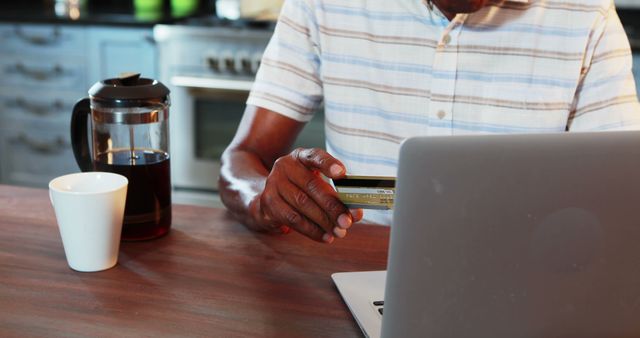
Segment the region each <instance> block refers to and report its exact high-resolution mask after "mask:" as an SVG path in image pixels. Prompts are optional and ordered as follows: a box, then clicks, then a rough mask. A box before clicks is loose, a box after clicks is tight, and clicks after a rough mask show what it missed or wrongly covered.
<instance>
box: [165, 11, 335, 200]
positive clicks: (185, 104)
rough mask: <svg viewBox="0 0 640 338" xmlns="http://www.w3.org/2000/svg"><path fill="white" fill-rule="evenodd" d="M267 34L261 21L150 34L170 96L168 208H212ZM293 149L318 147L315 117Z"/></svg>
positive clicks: (208, 22)
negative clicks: (222, 165)
mask: <svg viewBox="0 0 640 338" xmlns="http://www.w3.org/2000/svg"><path fill="white" fill-rule="evenodd" d="M272 34H273V25H268V24H267V25H265V24H264V22H262V23H256V22H251V21H243V20H235V21H230V20H220V19H217V18H211V17H210V18H200V19H194V20H190V21H187V22H186V24H184V25H157V26H156V27H155V28H154V36H155V39H156V41H157V43H158V48H159V60H160V79H161V81H162V82H164V83H166V84H168V86H169V88H170V89H171V99H172V114H171V149H172V151H171V157H172V159H173V160H172V168H171V169H172V170H171V173H172V182H173V185H174V194H173V196H174V201H178V202H184V203H199V204H200V203H201V204H209V205H210V204H211V203H212V202H214V203H215V202H216V199H215V197H214V196H215V193H216V192H217V189H218V184H217V182H218V176H219V171H220V156H221V155H222V152H223V151H224V149H225V148H226V147H227V145H229V143H230V142H231V140H232V138H233V136H234V134H235V132H236V129H237V126H238V124H239V122H240V119H241V117H242V114H243V112H244V109H245V106H246V104H245V103H246V99H247V97H248V95H249V91H250V90H251V87H252V85H253V81H254V79H255V74H256V72H257V71H258V67H259V65H260V60H261V58H262V53H263V51H264V49H265V47H266V46H267V43H268V42H269V39H270V37H271V35H272ZM296 146H306V147H321V148H324V115H323V113H322V112H318V113H317V114H316V116H315V117H314V119H313V120H312V121H311V122H309V123H307V126H306V127H305V129H304V130H303V131H302V133H301V135H300V136H299V138H298V142H297V144H296ZM181 196H187V197H186V200H185V199H181Z"/></svg>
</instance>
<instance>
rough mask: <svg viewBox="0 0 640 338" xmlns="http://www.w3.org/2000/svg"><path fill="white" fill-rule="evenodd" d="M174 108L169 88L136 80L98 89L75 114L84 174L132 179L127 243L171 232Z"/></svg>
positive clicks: (118, 80)
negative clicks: (171, 117)
mask: <svg viewBox="0 0 640 338" xmlns="http://www.w3.org/2000/svg"><path fill="white" fill-rule="evenodd" d="M169 105H170V101H169V89H167V87H165V86H164V85H163V84H162V83H160V82H158V81H156V80H153V79H147V78H141V77H140V75H139V74H133V75H128V76H123V77H120V78H114V79H107V80H104V81H100V82H98V83H96V84H94V85H93V86H92V87H91V89H90V90H89V98H85V99H82V100H80V101H79V102H78V103H77V104H76V105H75V107H74V109H73V115H72V121H71V141H72V142H71V143H72V145H73V151H74V155H75V158H76V161H77V162H78V165H79V166H80V169H81V170H82V171H105V172H112V173H117V174H121V175H124V176H126V177H127V178H128V179H129V186H128V189H127V202H126V206H125V217H124V224H123V228H122V240H125V241H127V240H128V241H135V240H146V239H152V238H156V237H159V236H162V235H164V234H166V233H167V232H168V231H169V229H170V227H171V174H170V172H171V171H170V157H169ZM89 117H91V119H90V121H91V123H88V120H89ZM89 125H90V126H91V133H89V128H88V126H89Z"/></svg>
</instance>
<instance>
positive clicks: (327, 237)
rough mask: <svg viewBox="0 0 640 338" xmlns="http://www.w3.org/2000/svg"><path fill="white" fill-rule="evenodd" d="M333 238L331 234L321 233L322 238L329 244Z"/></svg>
mask: <svg viewBox="0 0 640 338" xmlns="http://www.w3.org/2000/svg"><path fill="white" fill-rule="evenodd" d="M333 239H334V238H333V236H331V235H329V234H324V235H322V240H323V241H324V242H325V243H329V244H331V243H332V242H333Z"/></svg>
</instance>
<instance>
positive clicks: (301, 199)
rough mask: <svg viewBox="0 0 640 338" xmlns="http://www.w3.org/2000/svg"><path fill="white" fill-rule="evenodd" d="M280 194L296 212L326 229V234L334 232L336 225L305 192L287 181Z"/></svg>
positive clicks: (282, 184)
mask: <svg viewBox="0 0 640 338" xmlns="http://www.w3.org/2000/svg"><path fill="white" fill-rule="evenodd" d="M278 192H279V194H280V197H282V199H284V200H285V202H287V203H288V204H289V205H290V206H292V207H293V209H294V210H296V211H298V212H299V213H300V214H302V215H303V216H304V217H306V218H307V219H308V220H309V221H311V222H312V223H315V224H316V225H318V226H319V227H321V228H322V229H324V231H325V232H327V233H331V232H332V230H333V227H334V225H335V223H334V221H332V220H331V219H330V218H329V215H327V213H326V212H325V211H324V210H323V209H322V208H321V207H320V206H319V205H318V204H317V203H316V202H315V201H314V200H313V198H312V197H311V196H309V195H307V193H306V192H305V191H303V190H302V189H300V188H298V187H297V186H296V185H295V184H293V183H292V182H291V181H288V180H287V181H283V182H281V183H280V187H279V188H278Z"/></svg>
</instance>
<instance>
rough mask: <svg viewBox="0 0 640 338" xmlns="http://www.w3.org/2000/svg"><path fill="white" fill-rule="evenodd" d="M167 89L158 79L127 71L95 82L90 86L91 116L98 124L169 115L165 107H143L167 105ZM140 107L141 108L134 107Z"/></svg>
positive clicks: (143, 120) (155, 119)
mask: <svg viewBox="0 0 640 338" xmlns="http://www.w3.org/2000/svg"><path fill="white" fill-rule="evenodd" d="M169 92H170V91H169V88H167V87H166V86H165V85H164V84H162V83H161V82H159V81H157V80H154V79H148V78H143V77H140V74H139V73H126V74H122V75H121V76H119V77H117V78H112V79H106V80H102V81H100V82H96V83H95V84H94V85H93V86H92V87H91V88H90V89H89V95H90V97H91V101H92V102H91V105H92V110H93V114H92V115H93V119H94V121H95V122H98V123H115V124H140V123H153V122H159V121H162V120H165V119H167V118H168V109H144V108H145V107H153V106H158V105H160V106H163V107H165V108H166V106H168V105H169ZM135 108H143V109H140V110H138V109H135Z"/></svg>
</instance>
